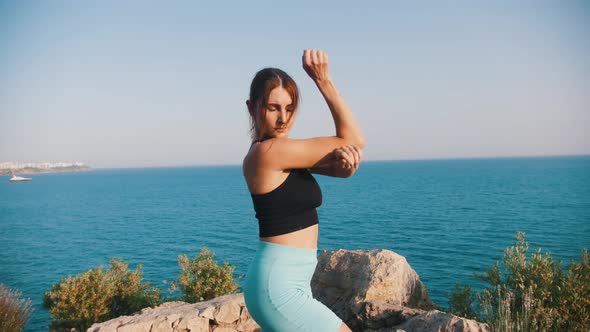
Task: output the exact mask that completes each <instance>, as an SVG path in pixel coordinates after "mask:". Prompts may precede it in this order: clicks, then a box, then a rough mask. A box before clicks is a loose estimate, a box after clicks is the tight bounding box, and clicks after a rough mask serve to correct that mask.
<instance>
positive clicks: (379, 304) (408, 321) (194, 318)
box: [87, 249, 489, 332]
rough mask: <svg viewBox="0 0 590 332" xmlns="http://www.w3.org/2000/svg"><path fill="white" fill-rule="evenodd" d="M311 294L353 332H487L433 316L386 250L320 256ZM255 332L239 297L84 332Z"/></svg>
mask: <svg viewBox="0 0 590 332" xmlns="http://www.w3.org/2000/svg"><path fill="white" fill-rule="evenodd" d="M311 288H312V293H313V295H314V297H315V298H316V299H317V300H319V301H320V302H322V303H324V304H325V305H326V306H328V307H329V308H330V309H331V310H333V311H334V312H335V313H336V315H338V316H339V317H340V318H341V319H342V320H343V321H344V322H345V323H346V324H347V325H348V326H349V327H350V328H351V329H352V330H353V331H355V332H356V331H362V332H417V331H426V332H428V331H437V332H439V331H440V332H442V331H453V332H455V331H461V332H488V331H489V327H488V326H487V325H486V324H482V323H478V322H476V321H473V320H469V319H465V318H461V317H457V316H454V315H451V314H448V313H444V312H441V311H437V310H432V309H433V308H434V304H433V303H432V302H431V301H430V298H429V297H428V292H427V291H426V287H425V286H424V284H422V282H421V281H420V278H419V277H418V274H417V273H416V271H414V269H412V267H411V266H410V265H409V264H408V262H407V261H406V259H405V258H404V257H402V256H400V255H398V254H396V253H394V252H392V251H389V250H376V249H375V250H350V251H349V250H336V251H326V250H323V251H322V252H321V253H320V256H319V257H318V266H317V267H316V270H315V273H314V275H313V278H312V280H311ZM429 310H430V311H429ZM259 330H260V326H259V325H258V324H256V322H255V321H254V320H253V319H252V316H251V315H250V313H249V312H248V309H247V308H246V306H245V304H244V297H243V294H242V293H239V294H230V295H224V296H219V297H216V298H214V299H212V300H209V301H204V302H198V303H194V304H190V303H186V302H180V301H174V302H167V303H163V304H161V305H160V306H158V307H156V308H145V309H142V310H141V311H140V312H138V313H136V314H135V315H133V316H122V317H118V318H115V319H111V320H109V321H106V322H102V323H96V324H93V325H92V326H91V327H90V328H89V329H88V330H87V332H139V331H146V332H188V331H190V332H210V331H215V332H236V331H239V332H256V331H259Z"/></svg>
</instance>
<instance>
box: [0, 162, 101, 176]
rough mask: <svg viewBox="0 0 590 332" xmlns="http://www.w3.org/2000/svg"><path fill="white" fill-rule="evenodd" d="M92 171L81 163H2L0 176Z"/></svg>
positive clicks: (0, 164)
mask: <svg viewBox="0 0 590 332" xmlns="http://www.w3.org/2000/svg"><path fill="white" fill-rule="evenodd" d="M89 170H91V168H90V166H88V165H85V164H83V163H80V162H76V163H63V162H60V163H39V164H34V163H23V164H19V163H12V162H8V163H0V175H11V174H12V173H14V174H41V173H64V172H86V171H89Z"/></svg>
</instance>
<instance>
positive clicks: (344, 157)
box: [335, 145, 362, 168]
mask: <svg viewBox="0 0 590 332" xmlns="http://www.w3.org/2000/svg"><path fill="white" fill-rule="evenodd" d="M335 151H336V158H338V159H340V160H341V161H342V162H343V163H344V161H346V164H348V165H350V166H351V167H354V168H358V167H359V164H360V162H361V160H362V150H361V149H360V148H359V147H357V146H353V145H344V146H342V147H340V148H338V149H336V150H335ZM343 167H344V164H343Z"/></svg>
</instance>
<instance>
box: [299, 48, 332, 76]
mask: <svg viewBox="0 0 590 332" xmlns="http://www.w3.org/2000/svg"><path fill="white" fill-rule="evenodd" d="M302 62H303V69H305V72H306V73H307V74H308V75H309V77H311V79H312V80H313V81H314V82H316V83H318V82H321V81H326V80H329V79H330V74H329V70H328V69H329V68H328V55H327V54H326V53H324V52H322V51H320V50H303V57H302Z"/></svg>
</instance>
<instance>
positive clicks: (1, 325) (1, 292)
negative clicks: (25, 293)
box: [0, 283, 33, 332]
mask: <svg viewBox="0 0 590 332" xmlns="http://www.w3.org/2000/svg"><path fill="white" fill-rule="evenodd" d="M21 294H22V293H21V292H20V291H18V290H12V289H10V288H7V287H6V286H4V285H3V284H2V283H0V331H3V332H17V331H22V330H23V328H24V327H25V325H26V324H27V321H28V320H29V315H30V314H31V312H32V311H33V309H32V308H31V299H26V300H25V299H21V298H20V296H21Z"/></svg>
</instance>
